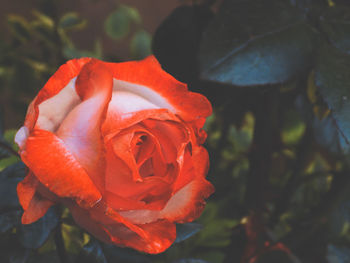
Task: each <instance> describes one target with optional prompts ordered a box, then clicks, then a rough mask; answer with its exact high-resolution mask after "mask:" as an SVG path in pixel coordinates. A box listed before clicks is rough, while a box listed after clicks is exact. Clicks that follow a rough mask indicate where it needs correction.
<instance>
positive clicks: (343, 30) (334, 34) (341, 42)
mask: <svg viewBox="0 0 350 263" xmlns="http://www.w3.org/2000/svg"><path fill="white" fill-rule="evenodd" d="M321 22H322V23H321V25H322V28H323V30H324V31H325V32H326V33H327V35H328V37H329V39H330V42H331V43H332V44H333V45H334V46H335V47H336V48H338V49H339V50H340V51H342V52H344V53H346V54H349V55H350V21H343V20H333V21H326V20H324V21H321Z"/></svg>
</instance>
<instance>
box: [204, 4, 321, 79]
mask: <svg viewBox="0 0 350 263" xmlns="http://www.w3.org/2000/svg"><path fill="white" fill-rule="evenodd" d="M315 40H316V33H315V31H314V30H313V29H312V28H311V27H310V26H308V25H307V24H305V23H304V17H303V16H302V14H301V13H300V12H299V10H298V9H297V8H296V7H293V6H292V5H291V4H290V3H289V1H288V0H271V1H264V0H258V1H252V0H250V1H239V0H226V1H225V2H224V3H223V5H222V7H221V9H220V11H219V12H218V14H217V15H216V17H215V18H214V19H213V20H212V21H211V22H210V23H209V25H208V27H207V29H206V31H205V32H204V33H203V37H202V42H201V49H200V53H199V60H200V68H201V70H200V73H201V77H202V78H203V79H204V80H211V81H216V82H222V83H227V84H233V85H237V86H254V85H266V84H276V83H283V82H285V81H287V80H289V79H291V78H292V77H294V76H296V75H297V74H298V73H301V72H304V71H305V70H306V69H308V68H309V67H310V66H311V60H312V52H313V47H314V41H315Z"/></svg>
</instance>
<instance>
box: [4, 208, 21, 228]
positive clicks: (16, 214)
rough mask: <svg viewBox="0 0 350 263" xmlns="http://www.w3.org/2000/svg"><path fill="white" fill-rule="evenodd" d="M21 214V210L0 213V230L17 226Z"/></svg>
mask: <svg viewBox="0 0 350 263" xmlns="http://www.w3.org/2000/svg"><path fill="white" fill-rule="evenodd" d="M21 216H22V211H21V210H13V211H9V212H4V213H0V232H1V233H4V232H6V231H7V230H9V229H11V228H13V227H14V226H17V225H18V224H19V223H20V219H21Z"/></svg>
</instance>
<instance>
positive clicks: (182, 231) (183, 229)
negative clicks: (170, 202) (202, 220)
mask: <svg viewBox="0 0 350 263" xmlns="http://www.w3.org/2000/svg"><path fill="white" fill-rule="evenodd" d="M202 228H203V226H202V225H201V224H197V223H187V224H177V225H176V240H175V242H174V243H179V242H182V241H184V240H186V239H188V238H190V237H191V236H193V235H195V234H197V233H198V232H199V231H200V230H201V229H202Z"/></svg>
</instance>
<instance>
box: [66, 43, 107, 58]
mask: <svg viewBox="0 0 350 263" xmlns="http://www.w3.org/2000/svg"><path fill="white" fill-rule="evenodd" d="M63 56H64V57H65V58H66V59H74V58H82V57H92V58H97V59H102V57H103V54H102V45H101V41H99V40H96V42H95V50H94V51H88V50H79V49H77V48H75V47H74V46H69V45H67V46H65V47H64V48H63Z"/></svg>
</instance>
